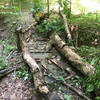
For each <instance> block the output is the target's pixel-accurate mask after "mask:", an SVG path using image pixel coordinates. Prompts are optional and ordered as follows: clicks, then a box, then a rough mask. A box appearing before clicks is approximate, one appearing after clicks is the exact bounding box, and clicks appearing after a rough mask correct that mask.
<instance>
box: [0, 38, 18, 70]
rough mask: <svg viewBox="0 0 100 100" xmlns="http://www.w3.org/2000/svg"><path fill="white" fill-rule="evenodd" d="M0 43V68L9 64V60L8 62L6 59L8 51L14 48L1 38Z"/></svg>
mask: <svg viewBox="0 0 100 100" xmlns="http://www.w3.org/2000/svg"><path fill="white" fill-rule="evenodd" d="M0 44H1V45H2V50H1V55H2V57H1V58H0V69H2V68H6V67H9V66H10V64H11V62H8V61H7V59H8V57H9V54H10V52H11V51H12V50H15V49H16V47H15V46H12V45H10V44H8V43H6V42H5V41H2V40H0Z"/></svg>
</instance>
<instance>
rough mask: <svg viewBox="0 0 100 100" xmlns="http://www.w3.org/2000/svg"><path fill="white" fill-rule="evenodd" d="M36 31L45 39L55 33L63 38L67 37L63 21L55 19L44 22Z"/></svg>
mask: <svg viewBox="0 0 100 100" xmlns="http://www.w3.org/2000/svg"><path fill="white" fill-rule="evenodd" d="M36 30H37V33H38V34H40V35H42V36H44V37H48V36H51V35H52V33H54V32H56V33H60V35H61V36H63V35H65V28H64V24H63V21H62V20H61V19H59V18H55V17H51V18H50V19H46V20H44V21H43V22H42V23H41V24H40V25H38V26H37V27H36ZM63 37H65V36H63Z"/></svg>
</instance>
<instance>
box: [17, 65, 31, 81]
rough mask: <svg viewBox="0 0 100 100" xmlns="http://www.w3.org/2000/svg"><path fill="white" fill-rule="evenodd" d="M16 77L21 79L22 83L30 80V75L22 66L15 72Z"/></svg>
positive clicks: (26, 68)
mask: <svg viewBox="0 0 100 100" xmlns="http://www.w3.org/2000/svg"><path fill="white" fill-rule="evenodd" d="M17 77H18V78H23V80H24V81H27V80H32V75H31V74H30V73H29V69H28V67H26V66H23V67H22V68H21V69H20V70H18V71H17Z"/></svg>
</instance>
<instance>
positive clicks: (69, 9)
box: [63, 0, 71, 18]
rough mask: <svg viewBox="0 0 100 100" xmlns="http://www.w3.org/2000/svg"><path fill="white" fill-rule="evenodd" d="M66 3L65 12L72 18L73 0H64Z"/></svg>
mask: <svg viewBox="0 0 100 100" xmlns="http://www.w3.org/2000/svg"><path fill="white" fill-rule="evenodd" d="M63 5H64V13H65V14H66V15H67V18H70V16H71V8H70V7H71V1H70V0H64V1H63Z"/></svg>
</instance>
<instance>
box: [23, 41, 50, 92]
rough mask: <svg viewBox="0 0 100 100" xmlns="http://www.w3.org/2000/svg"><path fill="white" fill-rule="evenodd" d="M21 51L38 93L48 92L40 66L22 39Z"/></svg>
mask: <svg viewBox="0 0 100 100" xmlns="http://www.w3.org/2000/svg"><path fill="white" fill-rule="evenodd" d="M22 45H23V48H22V52H23V59H24V60H25V62H26V63H27V64H28V65H29V67H30V68H31V72H32V75H33V79H34V85H35V88H36V89H37V90H39V92H40V93H43V94H47V93H48V92H49V90H48V88H47V87H46V86H45V84H44V81H43V77H42V74H41V71H40V68H39V66H38V64H37V63H36V61H35V60H34V59H33V58H32V57H31V55H30V52H29V49H28V46H27V44H26V43H25V42H24V41H22Z"/></svg>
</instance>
